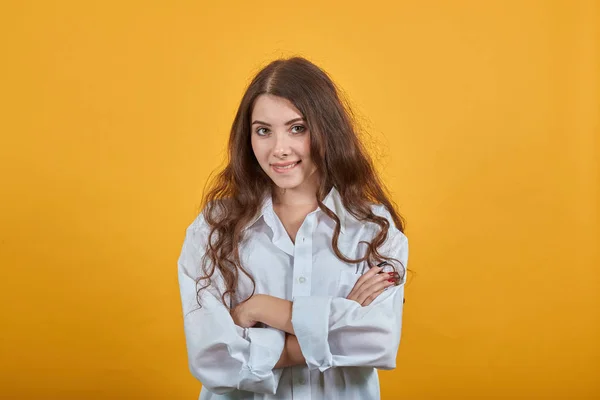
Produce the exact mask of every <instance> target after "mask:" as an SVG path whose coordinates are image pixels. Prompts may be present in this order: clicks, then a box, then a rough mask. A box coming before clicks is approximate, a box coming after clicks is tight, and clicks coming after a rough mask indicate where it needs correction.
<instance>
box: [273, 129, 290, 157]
mask: <svg viewBox="0 0 600 400" xmlns="http://www.w3.org/2000/svg"><path fill="white" fill-rule="evenodd" d="M291 152H292V149H291V147H290V140H289V137H288V135H287V132H280V133H277V134H276V135H275V143H274V146H273V155H274V156H275V157H277V158H285V157H287V156H289V155H290V154H291Z"/></svg>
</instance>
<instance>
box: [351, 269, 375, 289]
mask: <svg viewBox="0 0 600 400" xmlns="http://www.w3.org/2000/svg"><path fill="white" fill-rule="evenodd" d="M382 270H383V268H382V267H373V268H371V269H369V270H368V271H367V272H366V273H365V274H363V275H362V276H361V277H360V278H358V280H357V281H356V283H355V284H354V288H353V289H352V290H354V289H360V287H361V286H362V285H363V284H364V283H365V282H366V281H368V280H369V279H371V278H372V277H373V276H375V275H377V274H378V273H380V272H381V271H382Z"/></svg>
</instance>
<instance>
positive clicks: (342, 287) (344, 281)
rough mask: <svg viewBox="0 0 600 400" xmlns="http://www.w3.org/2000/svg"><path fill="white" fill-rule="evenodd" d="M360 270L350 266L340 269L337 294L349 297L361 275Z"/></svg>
mask: <svg viewBox="0 0 600 400" xmlns="http://www.w3.org/2000/svg"><path fill="white" fill-rule="evenodd" d="M361 276H362V275H361V273H360V270H359V271H358V272H356V270H355V268H348V269H342V270H340V276H339V279H338V286H337V296H338V297H347V296H348V295H349V294H350V292H351V291H352V288H353V287H354V285H355V284H356V281H358V279H359V278H360V277H361Z"/></svg>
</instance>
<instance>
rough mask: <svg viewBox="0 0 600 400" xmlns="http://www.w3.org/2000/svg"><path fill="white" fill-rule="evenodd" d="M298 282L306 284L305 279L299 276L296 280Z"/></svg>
mask: <svg viewBox="0 0 600 400" xmlns="http://www.w3.org/2000/svg"><path fill="white" fill-rule="evenodd" d="M298 282H300V283H304V282H306V278H305V277H303V276H301V277H300V278H298Z"/></svg>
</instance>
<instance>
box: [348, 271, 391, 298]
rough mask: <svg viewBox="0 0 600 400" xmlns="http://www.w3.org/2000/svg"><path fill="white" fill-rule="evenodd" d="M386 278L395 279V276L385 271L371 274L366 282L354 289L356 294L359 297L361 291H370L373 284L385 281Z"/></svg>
mask: <svg viewBox="0 0 600 400" xmlns="http://www.w3.org/2000/svg"><path fill="white" fill-rule="evenodd" d="M388 279H395V277H394V275H392V274H388V273H387V272H386V273H382V274H378V275H375V276H373V277H372V278H371V279H369V280H368V281H367V282H365V283H363V284H362V286H361V287H360V288H359V289H358V290H357V291H356V294H357V296H358V297H360V296H361V294H362V293H367V292H368V293H372V292H373V290H372V289H371V287H372V286H373V285H377V284H379V283H381V282H384V281H387V280H388Z"/></svg>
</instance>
